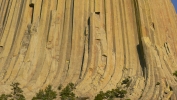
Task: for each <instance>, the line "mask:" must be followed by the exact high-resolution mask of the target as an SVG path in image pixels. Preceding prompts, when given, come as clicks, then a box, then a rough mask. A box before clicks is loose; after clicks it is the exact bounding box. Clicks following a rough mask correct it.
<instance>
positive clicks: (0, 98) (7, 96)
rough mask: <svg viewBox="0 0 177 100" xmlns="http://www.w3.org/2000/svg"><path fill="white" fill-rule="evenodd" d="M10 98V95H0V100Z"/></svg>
mask: <svg viewBox="0 0 177 100" xmlns="http://www.w3.org/2000/svg"><path fill="white" fill-rule="evenodd" d="M9 97H11V96H10V95H6V94H2V95H1V96H0V100H8V98H9Z"/></svg>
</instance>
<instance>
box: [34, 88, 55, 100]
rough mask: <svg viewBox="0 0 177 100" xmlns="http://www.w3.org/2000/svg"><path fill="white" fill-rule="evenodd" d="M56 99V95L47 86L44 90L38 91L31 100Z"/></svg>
mask: <svg viewBox="0 0 177 100" xmlns="http://www.w3.org/2000/svg"><path fill="white" fill-rule="evenodd" d="M56 97H57V93H56V92H55V91H53V90H52V86H51V85H48V86H47V87H46V89H45V90H39V92H38V93H37V94H36V97H33V99H32V100H54V99H55V98H56Z"/></svg>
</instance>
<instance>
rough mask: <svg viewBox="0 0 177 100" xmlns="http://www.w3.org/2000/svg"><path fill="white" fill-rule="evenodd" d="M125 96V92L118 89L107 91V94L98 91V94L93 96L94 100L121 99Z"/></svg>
mask: <svg viewBox="0 0 177 100" xmlns="http://www.w3.org/2000/svg"><path fill="white" fill-rule="evenodd" d="M126 94H127V91H126V90H121V89H120V88H116V89H112V90H111V91H110V90H108V91H107V92H105V93H104V92H103V91H100V93H99V94H97V95H96V96H95V99H94V100H103V99H113V98H123V97H124V96H125V95H126Z"/></svg>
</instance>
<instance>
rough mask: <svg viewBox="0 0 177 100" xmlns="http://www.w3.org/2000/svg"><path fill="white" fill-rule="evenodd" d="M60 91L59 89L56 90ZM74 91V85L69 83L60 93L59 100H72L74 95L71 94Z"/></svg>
mask: <svg viewBox="0 0 177 100" xmlns="http://www.w3.org/2000/svg"><path fill="white" fill-rule="evenodd" d="M58 89H60V88H58ZM74 89H76V88H75V85H74V84H73V83H69V84H68V85H67V86H66V87H65V88H64V89H63V90H62V91H61V92H60V96H61V100H74V99H75V94H74V93H73V90H74Z"/></svg>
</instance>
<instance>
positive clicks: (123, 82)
mask: <svg viewBox="0 0 177 100" xmlns="http://www.w3.org/2000/svg"><path fill="white" fill-rule="evenodd" d="M130 83H131V80H130V77H128V78H126V79H124V80H123V81H122V83H121V84H122V85H123V84H125V85H126V87H129V86H130Z"/></svg>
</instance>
